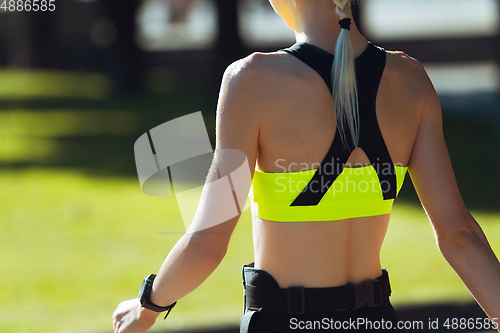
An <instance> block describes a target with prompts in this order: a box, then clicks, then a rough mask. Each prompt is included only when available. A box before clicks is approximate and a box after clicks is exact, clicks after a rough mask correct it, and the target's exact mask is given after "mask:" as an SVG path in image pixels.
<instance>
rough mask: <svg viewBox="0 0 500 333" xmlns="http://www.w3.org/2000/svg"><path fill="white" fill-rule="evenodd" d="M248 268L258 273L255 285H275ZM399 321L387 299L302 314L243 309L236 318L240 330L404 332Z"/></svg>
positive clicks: (261, 332) (253, 332)
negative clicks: (375, 304) (367, 305)
mask: <svg viewBox="0 0 500 333" xmlns="http://www.w3.org/2000/svg"><path fill="white" fill-rule="evenodd" d="M252 270H253V271H254V272H257V274H259V273H261V274H259V286H262V287H266V288H276V286H277V285H278V283H277V282H276V280H275V279H274V278H273V277H272V276H271V275H270V274H269V273H267V272H265V271H263V270H258V269H255V268H253V269H252ZM243 282H244V283H245V281H243ZM402 324H403V323H402V322H400V319H399V316H398V315H397V314H396V312H395V311H394V308H393V307H392V305H391V303H390V301H389V300H386V301H383V302H382V304H381V305H378V306H373V307H362V308H359V309H355V310H338V311H321V312H306V313H305V314H288V313H287V312H275V311H265V310H260V311H255V310H251V309H245V314H244V315H243V317H241V319H240V333H289V332H297V331H301V332H302V331H303V332H323V333H325V332H333V331H335V332H373V333H380V332H406V330H405V329H404V328H400V327H399V326H401V325H402Z"/></svg>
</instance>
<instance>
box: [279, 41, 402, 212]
mask: <svg viewBox="0 0 500 333" xmlns="http://www.w3.org/2000/svg"><path fill="white" fill-rule="evenodd" d="M283 51H285V52H287V53H290V54H292V55H293V56H295V57H296V58H298V59H299V60H301V61H302V62H304V63H305V64H307V65H308V66H309V67H311V68H312V69H314V70H315V71H316V72H317V73H318V74H319V75H320V76H321V77H322V78H323V80H324V81H325V84H326V85H327V86H328V89H329V90H330V92H332V81H331V69H332V66H333V60H334V56H333V55H332V54H331V53H329V52H327V51H325V50H323V49H321V48H319V47H317V46H315V45H312V44H308V43H296V44H294V45H293V46H291V47H290V48H287V49H283ZM385 64H386V53H385V50H384V49H381V48H379V47H376V46H374V45H373V44H371V43H370V44H369V45H368V47H367V49H366V50H365V51H364V52H363V53H362V54H361V55H360V56H359V57H358V58H356V60H355V66H356V78H357V85H358V96H359V97H358V98H359V117H360V138H359V147H360V148H361V149H363V150H364V151H365V153H366V155H367V156H368V159H369V160H370V162H371V164H372V165H373V167H374V169H375V171H376V172H377V175H378V178H379V181H380V186H381V189H382V193H383V197H384V200H390V199H394V198H396V196H397V182H396V170H395V167H394V164H393V162H392V159H391V156H390V154H389V151H388V149H387V146H386V145H385V141H384V138H383V136H382V133H381V131H380V127H379V124H378V121H377V114H376V100H377V92H378V88H379V84H380V80H381V78H382V74H383V72H384V68H385ZM346 137H347V138H348V139H349V138H351V137H352V135H351V133H350V131H349V129H346ZM353 148H354V144H353V142H352V139H349V142H348V147H346V146H345V145H344V144H343V143H342V140H341V138H340V134H339V131H338V130H337V131H336V133H335V137H334V139H333V141H332V144H331V146H330V149H329V150H328V153H327V154H326V156H325V157H324V159H323V161H322V162H321V164H320V166H319V167H318V170H316V172H315V174H314V175H313V177H312V179H311V180H310V181H309V183H308V184H307V185H306V186H305V188H304V189H303V190H302V192H301V193H300V194H299V195H298V196H297V197H296V198H295V200H294V201H293V202H292V203H291V205H290V206H314V205H318V204H319V202H320V201H321V199H322V198H323V197H324V195H325V194H326V192H327V191H328V190H329V188H330V187H331V186H332V184H333V182H334V181H335V180H336V179H337V177H338V176H339V175H340V174H341V173H342V171H343V169H344V166H345V164H346V162H347V160H348V159H349V156H350V155H351V153H352V151H353Z"/></svg>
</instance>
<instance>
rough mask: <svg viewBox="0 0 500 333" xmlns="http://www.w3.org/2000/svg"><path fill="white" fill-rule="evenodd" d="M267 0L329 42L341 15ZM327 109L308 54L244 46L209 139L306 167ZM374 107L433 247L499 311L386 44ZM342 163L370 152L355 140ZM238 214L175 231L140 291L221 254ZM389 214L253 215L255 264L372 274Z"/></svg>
mask: <svg viewBox="0 0 500 333" xmlns="http://www.w3.org/2000/svg"><path fill="white" fill-rule="evenodd" d="M270 2H271V4H272V5H273V7H274V8H275V10H276V12H277V13H278V14H279V15H281V16H282V17H283V19H284V20H285V22H286V23H287V25H288V26H289V27H290V28H291V29H292V30H294V31H295V34H296V39H297V41H306V42H309V43H311V44H313V45H316V46H318V47H321V48H323V49H324V50H326V51H328V52H330V53H334V49H335V43H336V39H337V36H338V35H339V32H340V27H339V26H338V23H337V21H338V17H337V16H336V15H335V14H334V9H335V6H334V4H333V2H332V1H329V0H295V2H296V5H294V4H293V3H292V0H270ZM318 4H321V6H320V5H318ZM350 36H351V39H352V41H353V47H354V53H355V56H357V55H359V54H361V53H362V52H363V50H364V49H365V48H366V46H367V41H366V40H365V39H364V37H363V36H362V35H361V34H360V33H359V32H358V31H357V30H356V28H355V27H354V25H353V26H352V29H351V31H350ZM334 111H335V110H334V108H333V102H332V97H331V96H330V93H329V91H328V89H327V87H326V85H325V83H324V82H323V80H322V79H321V78H320V77H319V75H318V74H317V73H316V72H314V71H313V70H312V69H311V68H309V67H308V66H307V65H305V64H303V63H301V62H300V61H298V60H297V59H295V58H294V57H293V56H291V55H288V54H285V53H283V52H274V53H267V54H264V53H254V54H252V55H250V56H248V57H246V58H244V59H241V60H239V61H237V62H235V63H234V64H232V65H231V66H229V67H228V69H227V70H226V72H225V74H224V78H223V81H222V85H221V90H220V95H219V103H218V107H217V128H216V130H217V141H216V146H217V147H216V148H219V149H238V150H240V151H242V152H244V153H245V154H246V156H247V158H248V161H249V165H250V170H251V172H252V173H253V170H254V168H255V167H256V166H257V167H258V168H260V169H262V170H265V171H268V172H283V170H282V168H281V167H279V166H277V165H276V161H277V160H278V159H284V160H285V162H280V165H290V171H297V170H300V169H301V168H304V166H306V167H307V168H310V169H312V168H314V167H316V166H317V163H319V162H321V160H322V158H323V156H324V155H325V154H326V152H327V150H328V148H329V146H330V144H331V141H332V139H333V137H334V133H335V130H336V129H335V120H334ZM376 112H377V119H378V122H379V125H380V129H381V131H382V134H383V137H384V140H385V143H386V145H387V148H388V150H389V153H390V155H391V157H392V160H393V162H394V163H395V164H399V165H404V166H406V165H408V167H409V172H410V176H411V178H412V181H413V183H414V185H415V188H416V190H417V193H418V195H419V198H420V200H421V202H422V205H423V207H424V208H425V210H426V212H427V215H428V216H429V219H430V221H431V223H432V225H433V228H434V233H435V236H436V242H437V245H438V247H439V249H440V251H441V253H442V254H443V256H444V258H445V259H446V260H447V261H448V263H449V264H450V265H451V266H452V267H453V269H454V270H455V271H456V272H457V274H458V275H459V276H460V278H461V279H462V281H463V282H464V284H465V285H466V286H467V288H468V289H469V290H470V292H471V293H472V294H473V296H474V297H475V298H476V300H477V301H478V303H479V304H480V305H481V306H482V307H483V309H484V310H485V312H486V313H487V314H488V316H489V317H490V318H500V263H499V262H498V260H497V258H496V256H495V254H494V253H493V251H492V250H491V248H490V246H489V244H488V241H487V240H486V237H485V236H484V234H483V232H482V230H481V228H480V227H479V225H478V224H477V222H476V221H475V220H474V219H473V218H472V216H471V215H470V213H469V212H468V210H467V208H466V207H465V205H464V203H463V201H462V198H461V196H460V193H459V191H458V187H457V184H456V181H455V178H454V174H453V169H452V167H451V162H450V159H449V155H448V152H447V149H446V145H445V142H444V138H443V132H442V123H441V108H440V105H439V100H438V98H437V95H436V92H435V91H434V88H433V86H432V83H431V82H430V80H429V78H428V77H427V74H426V73H425V70H424V69H423V67H422V66H421V65H420V64H419V63H418V62H417V61H416V60H415V59H412V58H410V57H408V56H407V55H405V54H404V53H401V52H389V53H388V55H387V65H386V68H385V71H384V73H383V76H382V80H381V83H380V88H379V91H378V94H377V101H376ZM224 163H225V161H224V160H223V159H221V158H219V157H218V156H216V157H215V159H214V163H213V167H212V169H211V170H210V172H209V178H212V177H213V178H216V173H217V172H216V171H217V168H216V167H217V165H219V166H220V165H223V164H224ZM295 163H296V164H295ZM348 163H350V166H351V167H354V166H357V164H356V165H355V163H361V164H369V163H370V162H369V161H368V159H367V158H366V156H365V155H364V153H363V152H362V151H360V152H359V153H358V159H357V160H356V159H355V157H353V156H351V159H350V160H349V161H348ZM297 165H299V166H297ZM294 168H295V169H294ZM207 196H210V193H207ZM201 200H205V199H204V198H202V199H201ZM200 216H201V218H202V219H203V213H202V214H200ZM238 218H239V217H236V218H233V219H231V220H228V221H226V222H224V223H222V224H219V225H216V226H214V227H212V228H208V229H205V230H202V231H199V232H196V233H192V234H186V235H184V236H183V237H182V238H181V239H180V240H179V242H178V243H177V244H176V245H175V246H174V248H173V249H172V250H171V251H170V253H169V254H168V256H167V257H166V259H165V262H164V263H163V265H162V267H161V269H160V271H159V273H158V276H157V278H156V280H155V282H154V285H153V292H152V295H151V301H152V302H153V303H155V304H157V305H161V306H165V305H169V304H171V303H173V302H174V301H176V300H179V299H180V298H182V297H183V296H185V295H187V294H188V293H190V292H191V291H193V290H194V289H196V288H197V287H198V286H199V285H200V284H201V283H202V282H203V281H204V280H205V279H206V278H207V277H208V276H209V275H210V274H211V273H212V272H213V270H214V269H215V268H216V267H217V266H218V264H219V263H220V262H221V260H222V258H223V257H224V255H225V253H226V251H227V247H228V244H229V240H230V238H231V234H232V232H233V230H234V227H235V226H236V223H237V222H238ZM388 222H389V216H388V215H383V216H375V217H366V218H359V219H350V220H343V221H332V222H317V221H316V222H314V221H313V222H295V223H283V222H273V221H266V220H261V219H259V218H257V217H255V216H254V217H253V232H254V251H255V263H256V267H260V268H263V269H265V270H266V271H268V272H270V273H271V274H272V275H273V276H274V277H275V278H276V280H277V281H278V283H279V284H280V286H281V287H287V286H291V285H303V286H305V287H326V286H336V285H343V284H345V283H348V282H360V281H362V280H364V279H367V278H375V277H377V276H379V275H380V274H381V268H380V261H379V251H380V246H381V244H382V241H383V239H384V236H385V233H386V230H387V226H388ZM401 264H402V265H405V264H407V263H401ZM156 316H157V314H156V313H154V312H152V311H150V310H146V309H144V308H142V307H141V306H140V303H139V302H138V301H137V300H131V301H127V302H123V303H121V304H120V305H119V306H118V308H117V310H116V311H115V313H114V314H113V321H114V328H115V332H120V333H124V332H126V333H131V332H144V331H145V330H147V328H148V327H150V326H151V325H153V323H154V319H155V318H156Z"/></svg>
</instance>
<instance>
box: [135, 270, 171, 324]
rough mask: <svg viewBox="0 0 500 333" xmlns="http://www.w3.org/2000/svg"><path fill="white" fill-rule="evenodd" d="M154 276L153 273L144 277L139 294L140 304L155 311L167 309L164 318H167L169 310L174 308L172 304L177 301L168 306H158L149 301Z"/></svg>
mask: <svg viewBox="0 0 500 333" xmlns="http://www.w3.org/2000/svg"><path fill="white" fill-rule="evenodd" d="M155 278H156V275H155V274H150V275H149V276H147V277H146V278H145V279H144V282H143V287H142V289H141V292H140V294H139V298H140V301H141V305H142V307H144V308H146V309H148V310H151V311H155V312H164V311H168V312H167V314H166V315H165V318H164V319H167V316H168V315H169V313H170V311H171V310H172V309H173V308H174V306H175V305H176V304H177V301H175V302H174V303H172V304H170V305H168V306H159V305H156V304H154V303H153V302H151V291H152V289H153V281H154V279H155Z"/></svg>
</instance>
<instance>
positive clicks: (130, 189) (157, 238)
mask: <svg viewBox="0 0 500 333" xmlns="http://www.w3.org/2000/svg"><path fill="white" fill-rule="evenodd" d="M0 184H2V191H0V221H1V222H0V258H1V271H2V274H1V275H0V285H1V286H2V288H1V289H0V331H2V332H19V333H20V332H64V331H72V330H77V329H88V330H89V331H109V329H110V327H111V326H110V324H111V319H110V318H111V313H112V312H113V310H114V308H115V306H116V305H117V304H118V303H119V302H120V301H122V300H125V299H129V298H133V297H136V294H137V291H138V288H139V285H140V283H141V281H142V279H143V278H144V276H146V275H147V274H149V273H152V272H156V271H157V270H158V268H159V266H160V265H161V263H162V261H163V258H164V256H165V255H166V254H167V253H168V251H169V250H170V248H171V247H172V246H173V245H174V244H175V242H176V241H177V240H178V239H179V238H180V236H181V235H182V232H183V231H184V225H183V223H182V221H181V219H180V214H179V211H178V209H177V207H176V203H175V199H174V198H169V197H165V198H158V197H151V196H147V195H145V194H143V193H142V192H141V190H140V187H139V184H138V181H137V180H135V179H133V178H115V179H113V178H98V177H93V176H87V175H85V174H84V173H80V172H75V171H73V172H70V171H67V170H50V171H45V170H36V169H33V170H26V171H5V172H3V173H2V174H1V175H0ZM477 218H478V220H479V221H480V222H481V224H482V225H483V227H484V229H485V231H486V233H487V235H489V238H490V240H492V241H493V242H492V244H493V247H494V249H495V250H496V252H497V253H500V252H499V251H500V242H499V240H500V237H498V235H500V223H498V222H500V214H487V215H486V214H477ZM252 258H253V253H252V241H251V221H250V217H249V213H248V211H247V212H245V214H244V217H243V218H242V220H241V221H240V222H239V224H238V226H237V228H236V231H235V233H234V236H233V239H232V240H231V245H230V249H229V252H228V254H227V256H226V258H225V259H224V261H223V263H222V264H221V265H220V267H219V268H218V269H217V270H216V272H215V273H214V274H213V275H212V276H211V277H210V278H209V279H208V280H207V281H206V282H205V283H204V284H203V285H202V286H201V287H200V288H199V289H198V290H196V291H195V292H193V293H192V294H190V295H188V296H187V297H186V298H184V299H182V300H181V301H180V302H179V304H178V306H177V307H176V308H175V310H174V311H173V312H172V314H171V316H170V317H169V320H168V321H166V322H163V321H162V320H159V321H158V323H157V324H156V328H157V329H158V330H159V329H165V328H169V329H173V330H177V329H180V328H182V327H184V328H186V327H199V326H216V325H229V324H233V325H234V324H237V323H238V319H239V316H240V315H241V311H242V290H241V274H240V270H241V266H242V265H243V264H245V263H248V262H251V261H252ZM382 263H383V266H384V267H386V268H387V269H388V270H389V272H390V274H391V281H392V283H393V291H394V295H393V302H394V304H396V305H401V304H409V303H423V302H455V301H460V302H462V301H470V300H472V298H471V296H470V295H469V293H468V291H467V290H466V289H465V287H464V286H463V285H462V283H461V282H460V280H459V279H458V277H456V275H455V273H454V272H453V271H452V270H451V268H449V267H448V265H447V264H446V262H445V261H444V260H443V259H442V258H441V256H440V254H439V253H438V250H437V247H436V245H435V242H434V238H433V233H432V229H431V227H430V225H429V222H428V221H427V218H426V216H425V214H424V213H423V210H422V209H421V208H416V207H414V206H412V205H407V204H400V205H397V204H396V206H395V208H394V213H393V218H392V220H391V225H390V228H389V232H388V235H387V239H386V242H385V244H384V246H383V250H382Z"/></svg>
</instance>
